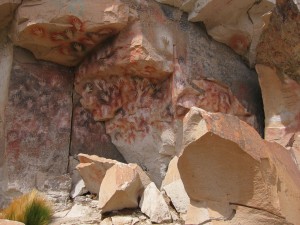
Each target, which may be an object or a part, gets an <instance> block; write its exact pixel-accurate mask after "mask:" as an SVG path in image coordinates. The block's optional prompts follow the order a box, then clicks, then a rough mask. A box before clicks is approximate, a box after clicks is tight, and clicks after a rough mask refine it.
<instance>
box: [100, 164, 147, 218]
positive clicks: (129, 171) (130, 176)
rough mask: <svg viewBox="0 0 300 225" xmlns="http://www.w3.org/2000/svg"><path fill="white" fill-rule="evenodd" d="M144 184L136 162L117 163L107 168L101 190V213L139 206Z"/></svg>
mask: <svg viewBox="0 0 300 225" xmlns="http://www.w3.org/2000/svg"><path fill="white" fill-rule="evenodd" d="M143 189H144V188H143V184H142V182H141V180H140V177H139V173H138V172H137V170H136V166H135V165H134V164H123V163H116V164H115V165H113V166H112V167H111V168H110V169H109V170H107V172H106V174H105V176H104V178H103V180H102V182H101V185H100V191H99V205H98V206H99V208H100V210H101V213H105V212H109V211H113V210H120V209H123V208H136V207H138V197H139V196H141V192H142V191H143Z"/></svg>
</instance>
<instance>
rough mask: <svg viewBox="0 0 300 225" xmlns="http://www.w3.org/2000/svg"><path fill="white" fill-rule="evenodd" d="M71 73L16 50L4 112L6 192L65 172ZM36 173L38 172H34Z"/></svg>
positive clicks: (29, 186)
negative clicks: (7, 175) (40, 176)
mask: <svg viewBox="0 0 300 225" xmlns="http://www.w3.org/2000/svg"><path fill="white" fill-rule="evenodd" d="M70 72H71V71H70V70H69V69H66V68H63V67H61V66H57V65H53V64H50V63H45V62H37V61H35V60H34V59H33V58H32V57H31V55H30V54H29V53H28V52H25V51H24V50H21V49H18V48H16V49H15V50H14V63H13V67H12V72H11V76H10V84H9V88H8V89H9V96H8V105H7V109H6V126H5V133H6V141H5V146H6V155H5V160H6V164H7V171H8V174H9V179H8V189H7V190H6V191H7V192H9V193H10V194H13V193H15V194H19V193H20V192H26V191H29V190H30V189H32V188H33V187H35V186H36V182H37V180H39V177H38V176H39V175H38V174H39V173H40V174H44V175H45V174H48V175H49V176H50V175H51V176H56V175H62V174H64V173H66V172H67V165H68V155H69V144H70V143H69V142H70V127H71V113H72V99H71V92H72V80H73V76H72V74H71V73H70ZM38 172H39V173H38Z"/></svg>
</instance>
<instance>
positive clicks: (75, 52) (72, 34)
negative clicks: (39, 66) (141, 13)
mask: <svg viewBox="0 0 300 225" xmlns="http://www.w3.org/2000/svg"><path fill="white" fill-rule="evenodd" d="M127 21H128V7H127V6H126V5H124V4H122V3H121V2H120V1H118V0H115V1H110V0H105V1H101V2H98V1H97V2H95V1H93V0H87V1H84V2H81V1H77V2H72V4H70V2H69V1H67V0H64V1H60V0H54V1H41V0H38V1H34V2H32V1H23V2H22V5H21V6H20V7H19V8H18V10H17V13H16V19H15V22H14V23H15V28H14V32H13V39H14V43H15V44H16V45H18V46H21V47H23V48H27V49H29V50H30V51H32V52H33V54H34V55H35V57H36V58H38V59H43V60H48V61H51V62H56V63H59V64H62V65H66V66H75V65H76V64H78V63H79V62H80V61H81V60H82V59H83V58H84V56H86V54H87V53H88V52H90V51H91V50H92V49H93V48H94V47H95V46H96V45H98V44H99V43H101V42H103V41H104V40H105V39H107V38H108V37H110V36H112V35H115V34H116V33H118V32H119V31H120V30H121V29H123V28H124V26H125V25H126V24H127Z"/></svg>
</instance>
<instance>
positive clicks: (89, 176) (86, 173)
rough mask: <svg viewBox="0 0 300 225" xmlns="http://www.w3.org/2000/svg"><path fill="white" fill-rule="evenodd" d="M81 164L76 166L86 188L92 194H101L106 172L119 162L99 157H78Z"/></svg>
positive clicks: (81, 155) (82, 155)
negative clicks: (100, 189) (100, 190)
mask: <svg viewBox="0 0 300 225" xmlns="http://www.w3.org/2000/svg"><path fill="white" fill-rule="evenodd" d="M78 158H79V161H80V164H78V165H77V166H76V169H77V170H78V172H79V174H80V176H81V177H82V179H83V180H84V183H85V186H86V188H87V190H88V191H90V192H91V193H96V194H97V193H99V188H100V185H101V182H102V180H103V178H104V176H105V173H106V171H107V170H108V169H109V168H111V167H112V166H114V165H115V164H116V163H117V161H115V160H111V159H106V158H102V157H98V156H96V155H92V156H90V155H86V154H79V155H78Z"/></svg>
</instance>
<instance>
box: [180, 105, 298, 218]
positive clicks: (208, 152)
mask: <svg viewBox="0 0 300 225" xmlns="http://www.w3.org/2000/svg"><path fill="white" fill-rule="evenodd" d="M183 134H184V136H183V141H182V143H183V144H182V153H181V155H180V157H179V160H178V169H179V172H180V175H181V178H182V181H183V184H184V187H185V189H186V191H187V194H188V195H189V197H190V198H191V199H192V200H195V201H206V200H210V201H215V202H224V203H227V204H236V205H245V206H249V207H255V208H259V209H261V210H264V211H268V212H270V213H272V214H274V215H277V216H279V217H286V220H287V222H293V223H296V221H299V218H298V217H299V215H300V214H298V212H299V210H300V203H299V201H298V197H297V196H299V194H300V193H299V190H300V189H299V187H300V180H299V179H300V174H299V171H298V169H297V167H296V164H295V163H294V161H293V159H292V157H291V155H290V153H289V152H288V151H287V150H286V149H285V148H283V147H282V146H280V145H279V144H277V147H276V151H275V150H274V149H275V147H274V146H271V147H270V146H269V143H268V142H266V141H264V140H262V139H261V138H260V136H259V135H258V134H257V133H256V131H255V130H254V129H253V128H251V127H250V126H248V125H247V124H246V123H244V122H242V121H240V120H239V119H238V118H237V117H234V116H231V115H224V114H220V113H207V112H205V111H203V110H201V109H198V108H194V107H193V108H192V109H191V111H190V112H189V113H188V114H187V115H186V116H185V118H184V121H183ZM274 144H276V143H274ZM272 151H275V152H272ZM283 168H285V169H283ZM216 184H217V185H216ZM279 184H280V185H279ZM284 193H289V194H288V195H286V194H284ZM291 196H296V198H292V197H291ZM289 201H290V204H289V206H288V205H286V204H285V203H286V202H289ZM288 209H290V211H291V212H288V211H287V210H288ZM296 214H297V216H296Z"/></svg>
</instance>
